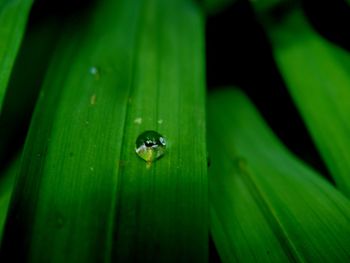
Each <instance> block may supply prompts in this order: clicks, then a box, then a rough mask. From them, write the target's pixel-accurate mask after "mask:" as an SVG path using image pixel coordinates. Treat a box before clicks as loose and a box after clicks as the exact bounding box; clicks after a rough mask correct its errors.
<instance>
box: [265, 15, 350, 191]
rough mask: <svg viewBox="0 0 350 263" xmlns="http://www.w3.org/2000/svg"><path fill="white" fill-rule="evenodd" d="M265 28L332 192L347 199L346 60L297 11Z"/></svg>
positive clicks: (349, 59)
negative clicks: (337, 191)
mask: <svg viewBox="0 0 350 263" xmlns="http://www.w3.org/2000/svg"><path fill="white" fill-rule="evenodd" d="M266 28H267V31H268V32H269V35H270V37H271V40H272V43H273V52H274V56H275V59H276V62H277V65H278V67H279V69H280V71H281V74H282V76H283V77H284V79H285V81H286V84H287V87H288V89H289V91H290V94H291V95H292V97H293V99H294V101H295V103H296V105H297V107H298V109H299V111H300V113H301V115H302V117H303V119H304V121H305V123H306V125H307V128H308V129H309V131H310V133H311V135H312V138H313V139H314V142H315V144H316V146H317V147H318V149H319V151H320V153H321V155H322V157H323V159H324V160H325V162H326V164H327V166H328V168H329V170H330V172H331V174H332V176H333V177H334V179H335V181H336V184H337V187H339V189H341V191H343V192H344V193H345V194H346V195H347V196H348V197H350V173H349V172H350V137H349V131H350V119H349V116H350V103H349V101H350V89H349V87H350V75H349V74H350V54H349V53H348V52H346V51H344V50H342V49H341V48H340V47H338V46H335V45H334V44H332V43H329V42H328V41H327V40H325V39H323V38H322V37H321V36H319V35H318V34H317V33H316V32H315V31H314V30H313V29H312V28H311V27H310V25H309V24H308V22H307V21H306V20H305V17H304V15H303V14H302V13H301V11H300V10H298V9H297V10H295V11H294V12H291V13H290V14H289V15H288V16H287V17H286V18H285V19H284V20H283V22H280V23H279V24H278V25H274V26H272V25H266Z"/></svg>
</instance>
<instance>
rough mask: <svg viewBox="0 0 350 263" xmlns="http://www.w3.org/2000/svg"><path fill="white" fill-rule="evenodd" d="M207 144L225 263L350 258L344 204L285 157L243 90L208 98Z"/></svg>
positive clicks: (215, 227)
mask: <svg viewBox="0 0 350 263" xmlns="http://www.w3.org/2000/svg"><path fill="white" fill-rule="evenodd" d="M208 145H209V150H210V152H211V160H212V161H211V163H212V165H211V167H210V168H209V189H210V215H211V231H212V234H213V237H214V241H215V244H216V246H217V249H218V252H219V255H220V257H221V259H222V261H223V262H257V261H259V262H346V261H347V260H349V258H350V252H349V250H348V244H349V243H350V224H349V218H350V202H349V200H347V199H346V198H345V197H344V196H343V195H342V194H341V193H340V192H338V191H337V190H336V189H334V188H333V187H332V186H331V185H329V183H327V182H326V181H325V180H324V179H323V178H321V177H320V176H319V175H318V174H316V173H315V172H314V171H313V170H311V169H310V168H309V167H307V166H306V164H304V163H302V162H301V161H299V160H298V159H296V158H295V157H294V156H293V155H292V154H290V152H288V150H286V148H285V147H284V146H283V145H282V144H281V143H280V142H279V140H278V139H277V138H276V137H275V136H274V135H273V133H272V132H271V131H270V130H269V128H268V127H267V125H266V124H265V123H264V122H263V121H262V119H261V117H260V116H259V114H258V113H257V111H256V110H255V109H254V107H253V105H252V104H251V103H250V102H249V101H248V99H247V98H246V97H245V96H244V95H243V93H241V92H240V91H238V90H236V89H234V90H226V91H225V90H221V91H217V92H214V93H212V94H210V95H209V100H208Z"/></svg>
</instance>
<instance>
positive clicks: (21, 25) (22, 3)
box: [0, 0, 33, 112]
mask: <svg viewBox="0 0 350 263" xmlns="http://www.w3.org/2000/svg"><path fill="white" fill-rule="evenodd" d="M32 2H33V0H0V39H1V42H0V72H1V73H0V112H1V108H2V104H3V100H4V96H5V93H6V87H7V84H8V81H9V78H10V74H11V70H12V67H13V64H14V62H15V58H16V55H17V52H18V49H19V46H20V43H21V40H22V37H23V35H24V30H25V27H26V22H27V17H28V14H29V11H30V7H31V5H32Z"/></svg>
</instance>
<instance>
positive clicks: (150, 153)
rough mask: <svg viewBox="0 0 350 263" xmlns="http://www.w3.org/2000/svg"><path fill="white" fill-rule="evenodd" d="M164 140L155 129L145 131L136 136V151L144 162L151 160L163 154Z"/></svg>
mask: <svg viewBox="0 0 350 263" xmlns="http://www.w3.org/2000/svg"><path fill="white" fill-rule="evenodd" d="M165 149H166V141H165V139H164V137H163V136H162V135H160V134H159V133H158V132H155V131H145V132H143V133H141V134H140V135H139V137H137V140H136V149H135V151H136V153H137V154H138V156H140V157H141V158H142V159H144V160H145V161H146V162H153V161H155V160H157V159H159V158H160V157H162V156H163V155H164V154H165Z"/></svg>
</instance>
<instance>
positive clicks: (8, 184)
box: [0, 157, 20, 243]
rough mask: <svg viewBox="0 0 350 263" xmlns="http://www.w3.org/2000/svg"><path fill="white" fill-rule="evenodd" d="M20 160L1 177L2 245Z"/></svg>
mask: <svg viewBox="0 0 350 263" xmlns="http://www.w3.org/2000/svg"><path fill="white" fill-rule="evenodd" d="M19 164H20V158H19V157H17V158H16V159H15V160H14V161H13V162H12V163H11V165H10V167H8V168H7V169H6V170H5V171H4V172H2V173H1V176H0V243H1V241H2V235H3V232H4V226H5V220H6V217H7V213H8V208H9V204H10V199H11V195H12V191H13V188H14V182H15V177H16V175H17V173H18V170H19Z"/></svg>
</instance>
